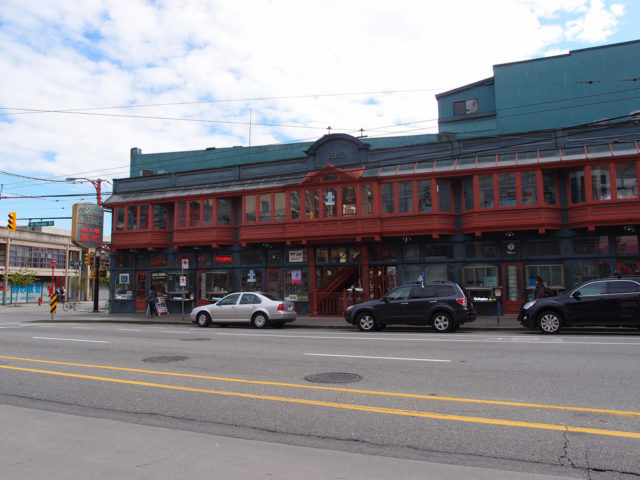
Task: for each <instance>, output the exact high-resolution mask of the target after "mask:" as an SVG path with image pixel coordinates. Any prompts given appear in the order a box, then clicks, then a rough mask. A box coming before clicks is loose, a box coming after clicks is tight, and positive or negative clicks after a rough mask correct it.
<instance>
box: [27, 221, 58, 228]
mask: <svg viewBox="0 0 640 480" xmlns="http://www.w3.org/2000/svg"><path fill="white" fill-rule="evenodd" d="M29 226H30V227H53V220H40V221H33V220H29Z"/></svg>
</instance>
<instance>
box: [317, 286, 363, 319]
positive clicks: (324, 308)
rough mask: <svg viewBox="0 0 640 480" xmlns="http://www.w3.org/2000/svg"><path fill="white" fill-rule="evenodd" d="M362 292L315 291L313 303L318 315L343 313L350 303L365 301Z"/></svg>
mask: <svg viewBox="0 0 640 480" xmlns="http://www.w3.org/2000/svg"><path fill="white" fill-rule="evenodd" d="M364 300H365V299H364V295H363V293H362V292H347V291H346V290H345V291H342V292H335V293H315V294H312V296H311V301H312V305H313V304H315V311H317V312H318V315H342V314H343V313H344V311H345V309H346V308H347V307H348V306H349V305H354V304H356V303H361V302H364Z"/></svg>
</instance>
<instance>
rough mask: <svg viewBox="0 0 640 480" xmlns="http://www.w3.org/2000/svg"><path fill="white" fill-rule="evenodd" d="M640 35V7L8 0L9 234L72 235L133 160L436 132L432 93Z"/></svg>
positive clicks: (592, 0) (4, 191)
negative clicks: (34, 229) (337, 137)
mask: <svg viewBox="0 0 640 480" xmlns="http://www.w3.org/2000/svg"><path fill="white" fill-rule="evenodd" d="M639 24H640V2H638V1H637V0H613V1H609V0H491V1H488V2H478V1H477V0H447V1H446V2H443V1H435V0H395V1H393V2H389V1H381V0H323V1H321V2H320V1H317V0H314V1H312V0H244V1H242V0H166V1H163V0H147V1H145V0H56V1H55V2H47V1H42V0H2V1H0V183H1V188H0V224H2V225H6V222H7V215H8V213H9V212H12V211H15V212H17V216H18V219H19V220H18V225H27V224H28V222H29V219H33V220H41V219H42V220H53V221H54V225H55V226H56V227H59V228H67V229H69V228H70V227H71V221H70V219H69V217H71V215H72V206H73V204H74V203H77V202H95V200H96V189H95V188H94V186H93V185H92V184H91V183H88V182H86V180H93V181H94V182H95V181H96V180H100V183H101V187H102V191H103V193H104V195H103V196H104V197H108V196H109V195H108V193H109V192H110V191H111V185H110V183H109V182H110V181H111V180H112V179H113V178H126V177H128V176H129V155H130V150H131V148H133V147H137V148H140V149H141V150H142V152H143V153H154V152H170V151H183V150H202V149H205V148H208V147H218V148H222V147H231V146H237V145H241V146H249V145H251V146H255V145H268V144H277V143H291V142H297V141H304V142H308V141H315V140H317V139H318V138H320V137H321V136H322V135H324V134H326V133H327V132H328V131H329V130H328V127H331V133H349V134H354V135H359V134H360V130H361V129H362V130H363V134H364V135H368V136H376V137H381V136H391V135H415V134H428V133H437V116H438V115H437V103H436V99H435V95H436V94H438V93H442V92H445V91H448V90H451V89H454V88H457V87H460V86H463V85H466V84H469V83H472V82H475V81H478V80H482V79H485V78H488V77H491V76H492V75H493V70H492V68H493V65H497V64H501V63H507V62H513V61H520V60H527V59H531V58H539V57H545V56H550V55H558V54H562V53H566V52H568V51H570V50H576V49H582V48H589V47H594V46H599V45H607V44H611V43H618V42H625V41H630V40H637V39H638V38H640V37H639V35H638V27H637V26H638V25H639ZM68 178H83V179H85V181H84V183H71V182H70V181H66V179H68ZM105 221H106V222H110V216H109V215H107V216H106V217H105ZM107 235H108V229H107Z"/></svg>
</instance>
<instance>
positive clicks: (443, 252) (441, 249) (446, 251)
mask: <svg viewBox="0 0 640 480" xmlns="http://www.w3.org/2000/svg"><path fill="white" fill-rule="evenodd" d="M424 253H425V258H426V259H427V260H443V259H452V258H453V245H451V244H448V243H427V244H425V245H424Z"/></svg>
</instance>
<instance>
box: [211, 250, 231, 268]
mask: <svg viewBox="0 0 640 480" xmlns="http://www.w3.org/2000/svg"><path fill="white" fill-rule="evenodd" d="M213 263H214V264H216V265H231V264H232V263H233V256H232V255H231V252H220V253H214V254H213Z"/></svg>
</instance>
